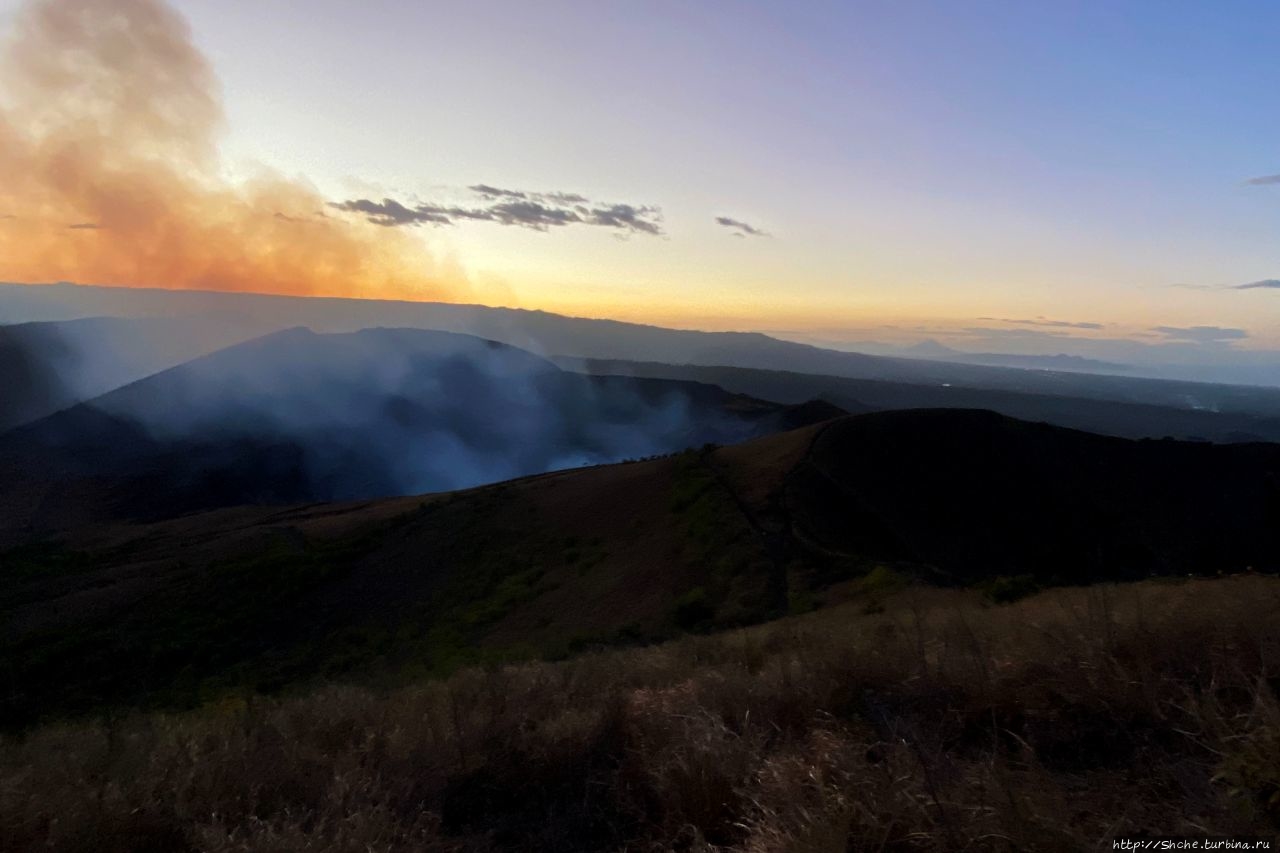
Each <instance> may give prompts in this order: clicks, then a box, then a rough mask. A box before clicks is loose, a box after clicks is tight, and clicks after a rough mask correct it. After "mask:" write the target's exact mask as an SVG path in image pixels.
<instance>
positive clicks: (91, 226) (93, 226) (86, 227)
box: [67, 222, 105, 231]
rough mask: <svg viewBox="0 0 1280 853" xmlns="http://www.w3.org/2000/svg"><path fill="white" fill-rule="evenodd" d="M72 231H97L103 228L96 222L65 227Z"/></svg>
mask: <svg viewBox="0 0 1280 853" xmlns="http://www.w3.org/2000/svg"><path fill="white" fill-rule="evenodd" d="M67 227H68V228H70V229H71V230H72V231H97V230H99V229H101V228H103V227H105V226H103V225H99V224H98V223H96V222H76V223H73V224H71V225H68V226H67Z"/></svg>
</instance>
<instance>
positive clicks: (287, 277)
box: [0, 0, 461, 299]
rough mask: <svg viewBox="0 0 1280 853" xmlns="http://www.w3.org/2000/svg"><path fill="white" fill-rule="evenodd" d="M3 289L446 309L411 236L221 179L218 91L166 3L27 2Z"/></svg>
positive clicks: (4, 181) (8, 173)
mask: <svg viewBox="0 0 1280 853" xmlns="http://www.w3.org/2000/svg"><path fill="white" fill-rule="evenodd" d="M0 81H2V82H0V86H2V87H3V100H0V280H7V281H50V280H55V279H69V280H75V281H81V282H91V283H99V284H129V285H146V286H155V287H185V288H205V289H217V290H251V291H259V292H270V293H283V294H326V295H336V296H370V297H401V298H404V297H410V298H418V299H441V298H444V299H447V298H449V297H450V296H452V295H455V294H456V289H457V288H458V287H459V286H461V276H460V275H458V274H456V273H451V272H449V271H447V270H442V269H440V267H439V265H438V264H436V263H435V262H434V261H433V259H432V257H431V256H430V254H429V253H428V252H427V251H426V249H425V248H424V247H423V246H422V245H421V244H420V243H419V242H418V241H417V239H416V238H415V237H414V236H413V235H410V234H407V233H404V232H400V231H397V230H395V229H389V228H379V227H377V226H376V225H371V224H369V223H366V222H360V221H353V220H349V219H344V218H339V217H337V216H333V215H328V216H327V215H325V213H324V211H325V200H324V199H323V198H321V197H320V195H319V194H318V193H317V192H316V191H315V190H313V189H311V188H310V187H308V186H306V185H303V184H299V183H297V182H292V181H288V180H285V179H283V178H267V179H259V180H255V181H252V182H249V183H246V184H232V183H230V182H228V181H227V180H226V178H225V177H223V176H222V164H221V161H220V158H219V151H218V139H219V133H220V131H221V129H222V125H223V114H222V106H221V102H220V98H219V92H218V83H217V80H216V79H215V78H214V75H213V72H212V69H211V68H210V66H209V64H208V62H207V61H206V60H205V58H204V57H203V56H202V55H201V53H200V52H199V51H198V50H197V49H196V47H195V46H194V45H193V44H192V42H191V39H190V34H189V32H188V29H187V25H186V22H185V21H184V20H183V19H182V18H181V17H180V16H179V15H178V14H177V13H176V12H174V11H173V10H171V9H169V8H168V7H167V6H165V5H164V4H163V2H161V0H34V2H31V3H29V4H28V5H27V6H26V8H24V9H23V10H22V12H21V13H20V14H19V15H18V18H17V22H16V25H15V27H14V31H13V32H12V33H11V34H10V36H9V39H8V42H7V44H6V46H5V49H4V55H3V58H2V59H0Z"/></svg>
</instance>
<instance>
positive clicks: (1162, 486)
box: [0, 411, 1280, 724]
mask: <svg viewBox="0 0 1280 853" xmlns="http://www.w3.org/2000/svg"><path fill="white" fill-rule="evenodd" d="M1278 472H1280V446H1277V445H1232V446H1212V445H1205V444H1197V443H1190V444H1186V443H1178V442H1133V441H1126V440H1121V439H1106V438H1100V437H1098V436H1092V435H1088V434H1084V433H1077V432H1073V431H1070V430H1061V429H1057V428H1054V427H1048V426H1045V425H1036V424H1028V423H1024V422H1018V421H1012V420H1010V419H1007V418H1002V417H1000V416H997V415H994V414H991V413H983V412H954V411H942V412H938V411H923V412H902V413H887V414H876V415H865V416H856V417H849V418H842V419H836V420H833V421H829V422H826V423H824V424H818V425H814V426H811V427H807V428H804V429H801V430H796V431H792V432H788V433H782V434H776V435H771V436H767V437H764V438H760V439H756V440H753V441H750V442H746V443H743V444H738V445H735V446H731V447H723V448H720V449H712V448H704V449H701V450H696V451H687V452H683V453H679V454H675V455H671V456H666V457H662V458H658V459H651V460H647V461H640V462H632V463H627V464H620V465H609V466H597V467H592V468H587V469H578V470H569V471H562V472H557V473H550V474H544V475H540V476H534V477H528V478H524V479H520V480H515V481H512V482H507V483H502V484H498V485H494V486H487V487H482V488H477V489H472V490H468V491H463V492H457V493H449V494H443V495H433V496H428V497H425V498H401V499H395V500H385V501H375V502H366V503H359V504H339V505H328V504H312V505H306V506H302V507H297V508H292V509H271V508H263V507H241V508H235V509H225V510H220V511H217V512H209V513H203V514H199V515H193V516H189V517H183V518H177V519H172V520H169V521H165V522H159V523H152V524H116V525H106V526H97V527H89V528H84V529H82V530H81V531H79V532H78V533H77V534H75V535H72V536H68V537H64V538H63V540H62V541H60V542H45V543H42V544H39V545H28V546H24V547H21V548H18V549H10V550H8V551H6V552H4V553H0V572H3V575H4V578H5V583H4V585H3V586H2V587H0V615H2V616H3V618H2V619H0V630H3V631H4V636H3V640H4V642H3V643H0V649H3V650H4V651H3V655H4V659H3V660H2V661H0V669H2V670H3V671H5V672H7V673H8V681H7V683H8V684H9V685H10V686H11V690H10V693H9V694H8V698H7V702H6V704H5V706H4V709H3V711H4V718H5V720H6V721H7V722H9V723H11V724H12V723H20V722H23V721H26V720H30V719H32V718H34V717H40V716H43V715H46V714H48V713H56V712H62V711H75V710H84V709H87V708H93V707H100V706H101V705H103V704H111V703H118V702H126V703H128V702H137V701H145V702H153V703H161V704H188V703H190V702H192V701H198V700H199V699H200V698H201V697H206V696H213V695H218V694H220V693H222V692H225V691H227V690H232V689H238V688H242V687H246V686H248V687H252V688H255V689H278V688H281V687H284V686H287V685H291V684H296V683H299V682H304V681H307V680H309V679H314V678H316V677H318V676H321V675H324V674H332V673H352V672H360V673H363V674H364V675H365V676H370V675H372V674H374V673H384V674H393V673H405V672H436V673H439V672H446V671H449V670H451V669H452V668H454V667H456V666H457V665H459V664H461V663H466V662H474V661H485V660H505V659H512V658H524V657H532V656H547V655H550V656H560V655H566V654H569V653H570V652H572V651H574V650H577V649H580V648H583V647H586V646H590V645H594V644H599V643H619V642H635V641H645V640H653V639H660V638H663V637H668V636H672V635H674V634H678V633H680V632H684V631H709V630H714V629H720V628H728V627H733V626H736V625H742V624H747V623H753V622H759V621H761V620H764V619H768V618H772V617H775V616H778V615H781V614H784V613H787V612H795V611H798V610H804V609H808V608H811V607H815V606H820V605H822V604H825V603H830V602H834V601H838V600H840V599H841V598H842V596H843V595H844V594H845V592H844V591H845V590H847V589H848V588H849V587H850V585H854V586H856V585H857V584H859V583H861V582H862V581H861V580H860V579H862V578H865V577H867V576H868V575H871V576H875V575H877V570H878V569H882V568H887V569H892V570H895V571H897V572H898V573H900V574H905V575H915V576H917V577H920V578H924V579H928V580H932V581H935V582H941V583H944V584H950V585H957V584H958V585H982V584H985V583H990V582H992V581H995V580H998V579H1000V578H1001V577H1006V578H1007V577H1010V576H1014V577H1016V576H1023V575H1025V576H1026V578H1025V579H1024V581H1023V582H1022V585H1023V586H1024V587H1034V586H1036V585H1040V584H1052V583H1058V582H1073V583H1074V582H1085V581H1094V580H1102V579H1114V578H1120V577H1132V576H1140V575H1141V576H1145V575H1147V574H1149V573H1153V572H1154V573H1159V574H1185V573H1187V572H1191V573H1202V574H1217V573H1218V572H1234V571H1240V570H1244V569H1246V568H1247V567H1254V568H1255V569H1257V570H1266V571H1274V570H1276V569H1278V568H1280V541H1278V540H1277V530H1278V529H1280V523H1277V512H1278V510H1280V501H1278V500H1277V498H1278V497H1280V489H1278V483H1280V480H1278V479H1277V473H1278ZM878 574H883V571H881V572H879V573H878Z"/></svg>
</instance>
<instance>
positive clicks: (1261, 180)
mask: <svg viewBox="0 0 1280 853" xmlns="http://www.w3.org/2000/svg"><path fill="white" fill-rule="evenodd" d="M1245 183H1246V184H1249V185H1250V186H1254V187H1265V186H1267V185H1268V184H1280V175H1259V176H1258V177H1256V178H1250V179H1249V180H1247V181H1245Z"/></svg>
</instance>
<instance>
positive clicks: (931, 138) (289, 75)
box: [0, 0, 1280, 382]
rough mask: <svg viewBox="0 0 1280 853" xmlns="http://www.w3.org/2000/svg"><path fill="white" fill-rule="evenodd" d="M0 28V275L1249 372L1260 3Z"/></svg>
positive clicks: (112, 16)
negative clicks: (533, 312) (469, 306)
mask: <svg viewBox="0 0 1280 853" xmlns="http://www.w3.org/2000/svg"><path fill="white" fill-rule="evenodd" d="M0 16H2V22H3V26H4V29H5V31H6V32H7V33H8V34H9V38H8V40H7V43H6V48H5V50H6V60H5V69H6V73H5V76H4V84H3V85H4V90H5V92H4V95H5V98H4V113H3V116H2V117H0V177H2V178H3V189H0V215H2V216H4V217H5V218H4V219H3V221H0V280H5V281H18V282H46V281H57V280H71V281H77V282H80V283H94V284H115V285H125V286H150V287H162V288H175V289H177V288H186V289H208V290H241V291H253V292H267V293H286V294H298V295H337V296H357V297H365V298H389V299H410V300H443V301H456V302H471V303H481V304H488V305H504V306H518V307H526V308H542V309H546V310H550V311H556V312H561V313H568V314H574V315H580V316H589V317H609V318H615V319H624V320H631V321H638V322H645V323H657V324H662V325H668V326H676V327H681V328H703V329H715V330H722V329H740V330H759V331H765V332H769V333H772V334H774V335H776V336H779V337H786V338H791V339H795V340H802V341H807V342H812V343H819V344H822V345H825V346H831V347H834V348H839V349H853V350H861V351H867V352H876V353H880V354H896V353H900V352H903V351H904V348H907V347H911V346H914V345H917V344H919V343H921V342H922V341H938V342H940V343H941V344H942V345H944V346H946V347H949V348H951V349H955V350H958V351H960V352H962V353H964V352H968V353H988V354H989V353H1017V354H1041V355H1053V354H1059V353H1065V354H1070V355H1080V356H1085V357H1089V358H1094V359H1101V360H1105V361H1108V362H1117V363H1124V364H1127V365H1168V364H1174V365H1200V366H1203V365H1212V366H1215V367H1216V368H1221V370H1220V372H1219V373H1217V374H1215V376H1224V377H1226V378H1233V377H1234V378H1238V379H1240V380H1241V381H1252V382H1258V381H1265V376H1266V375H1267V374H1268V372H1269V371H1271V370H1272V369H1273V368H1274V369H1275V370H1277V371H1280V354H1278V353H1280V302H1278V300H1280V285H1278V284H1277V281H1276V277H1277V276H1280V272H1278V271H1277V270H1278V269H1280V259H1277V257H1276V241H1275V239H1274V231H1275V227H1276V220H1277V214H1278V213H1280V176H1277V174H1276V173H1277V172H1280V158H1278V157H1277V154H1276V152H1275V148H1274V144H1273V140H1274V139H1275V138H1276V133H1277V130H1280V128H1278V127H1277V125H1278V124H1280V119H1277V118H1276V117H1275V116H1274V115H1273V113H1272V112H1271V111H1268V110H1266V109H1263V108H1262V107H1261V106H1260V104H1259V97H1258V93H1261V92H1267V91H1272V90H1274V89H1275V87H1276V85H1277V84H1278V83H1280V79H1277V78H1278V77H1280V69H1278V68H1277V66H1276V65H1275V63H1274V62H1272V61H1271V60H1270V58H1269V57H1270V53H1271V50H1270V47H1271V45H1272V44H1273V43H1274V38H1275V36H1276V34H1277V29H1280V12H1277V10H1276V9H1275V8H1274V7H1272V6H1269V5H1266V4H1260V3H1259V4H1249V3H1242V4H1231V5H1229V6H1221V5H1218V6H1212V7H1211V6H1202V5H1192V4H1186V5H1173V6H1170V5H1168V4H1155V3H1131V4H1125V5H1124V6H1123V7H1121V6H1115V5H1112V4H1100V3H1099V4H1053V5H1037V6H1034V7H1033V6H1027V5H1010V4H999V3H977V4H956V5H952V6H947V7H943V6H938V5H935V4H914V3H903V4H878V3H858V4H806V5H805V6H804V7H803V8H800V9H796V8H792V7H787V8H783V7H778V6H771V5H766V4H723V3H712V4H700V5H698V6H697V7H696V8H694V7H688V6H686V5H678V4H666V3H663V4H658V5H657V6H644V7H638V6H633V7H628V6H596V5H583V4H567V3H551V4H536V5H528V4H519V3H505V2H503V3H498V2H484V3H476V4H467V5H466V6H461V7H460V6H453V7H442V6H439V5H436V4H400V3H393V2H385V0H374V2H368V3H362V4H358V5H351V4H347V3H338V2H327V0H326V2H314V3H307V4H302V3H273V4H252V5H247V6H246V5H235V6H228V5H227V4H223V3H214V2H209V1H208V0H182V2H174V3H173V4H172V5H165V4H163V3H161V2H158V0H116V2H111V3H102V2H90V0H44V2H35V3H26V4H22V3H16V2H11V0H2V2H0ZM282 34H287V37H282ZM906 352H907V354H910V350H906ZM1232 371H1238V372H1237V373H1232ZM1259 377H1262V379H1261V380H1260V379H1259Z"/></svg>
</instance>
